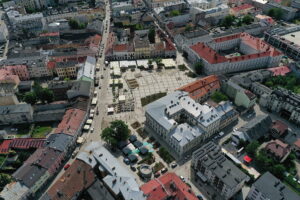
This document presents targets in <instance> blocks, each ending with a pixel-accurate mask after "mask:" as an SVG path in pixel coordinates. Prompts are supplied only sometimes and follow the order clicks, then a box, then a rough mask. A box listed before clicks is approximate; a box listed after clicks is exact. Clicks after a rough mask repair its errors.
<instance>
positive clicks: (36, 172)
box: [13, 164, 47, 188]
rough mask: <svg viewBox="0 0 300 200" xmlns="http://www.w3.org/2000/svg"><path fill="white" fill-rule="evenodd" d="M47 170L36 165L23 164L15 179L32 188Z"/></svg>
mask: <svg viewBox="0 0 300 200" xmlns="http://www.w3.org/2000/svg"><path fill="white" fill-rule="evenodd" d="M46 171H47V169H45V168H43V167H39V166H36V165H30V164H23V165H22V166H21V167H20V168H19V169H18V170H17V171H16V172H15V173H14V174H13V177H14V178H15V179H16V180H18V181H20V182H21V183H23V184H24V185H26V186H27V187H28V188H31V187H32V186H33V185H34V184H35V183H36V182H37V181H38V180H39V179H40V177H41V176H43V175H44V174H45V173H46Z"/></svg>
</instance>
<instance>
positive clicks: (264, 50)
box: [190, 32, 282, 64]
mask: <svg viewBox="0 0 300 200" xmlns="http://www.w3.org/2000/svg"><path fill="white" fill-rule="evenodd" d="M236 39H238V40H240V43H244V44H245V45H247V46H249V47H251V48H253V49H255V50H256V51H257V53H254V54H248V55H242V56H236V57H232V58H226V57H225V56H222V55H220V54H219V53H217V52H216V51H215V50H214V49H213V48H212V47H210V46H208V45H206V44H204V43H202V42H199V43H197V44H194V45H192V46H190V48H191V49H192V50H193V51H194V52H195V53H196V54H198V55H199V56H200V57H201V58H203V59H204V60H206V61H207V62H208V63H210V64H217V63H224V62H239V61H244V60H249V59H255V58H259V57H265V56H272V57H274V56H278V55H281V54H282V53H281V52H279V51H278V50H276V49H275V48H274V47H272V46H271V45H269V44H267V43H265V42H264V41H263V40H261V39H259V38H256V37H253V36H252V35H250V34H248V33H245V32H243V33H237V34H234V35H227V36H224V37H218V38H215V39H214V40H213V42H215V43H222V42H225V41H228V40H236Z"/></svg>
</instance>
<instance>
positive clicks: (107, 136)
mask: <svg viewBox="0 0 300 200" xmlns="http://www.w3.org/2000/svg"><path fill="white" fill-rule="evenodd" d="M129 136H130V131H129V129H128V126H127V124H125V122H124V121H122V120H116V121H113V122H111V123H110V126H109V127H107V128H105V129H104V130H103V131H102V133H101V138H102V139H103V140H104V141H105V142H106V143H108V144H109V145H111V146H112V147H113V148H115V147H116V146H117V144H118V142H120V141H125V140H127V139H128V138H129Z"/></svg>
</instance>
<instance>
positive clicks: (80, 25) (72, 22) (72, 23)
mask: <svg viewBox="0 0 300 200" xmlns="http://www.w3.org/2000/svg"><path fill="white" fill-rule="evenodd" d="M69 26H70V27H71V29H85V28H86V26H87V23H79V22H78V21H77V20H75V19H70V20H69Z"/></svg>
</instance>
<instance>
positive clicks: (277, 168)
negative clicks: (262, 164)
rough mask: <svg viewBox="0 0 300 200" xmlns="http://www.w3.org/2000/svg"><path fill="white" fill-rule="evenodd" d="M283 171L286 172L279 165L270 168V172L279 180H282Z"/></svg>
mask: <svg viewBox="0 0 300 200" xmlns="http://www.w3.org/2000/svg"><path fill="white" fill-rule="evenodd" d="M285 171H286V168H285V167H284V166H283V165H281V164H277V165H275V166H274V167H272V168H271V172H272V173H273V174H274V175H275V176H276V177H278V178H279V179H282V178H283V177H284V172H285Z"/></svg>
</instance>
